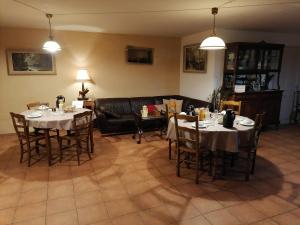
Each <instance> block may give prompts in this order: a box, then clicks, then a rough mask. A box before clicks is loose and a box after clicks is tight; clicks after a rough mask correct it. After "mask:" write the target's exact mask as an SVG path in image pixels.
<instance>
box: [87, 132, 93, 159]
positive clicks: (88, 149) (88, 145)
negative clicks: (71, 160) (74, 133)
mask: <svg viewBox="0 0 300 225" xmlns="http://www.w3.org/2000/svg"><path fill="white" fill-rule="evenodd" d="M89 141H90V137H88V138H87V140H86V151H87V154H88V156H89V159H90V160H91V159H92V157H91V153H90V142H89Z"/></svg>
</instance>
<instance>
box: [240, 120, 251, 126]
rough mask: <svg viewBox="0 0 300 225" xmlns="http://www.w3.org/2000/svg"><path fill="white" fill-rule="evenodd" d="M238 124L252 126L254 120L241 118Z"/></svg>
mask: <svg viewBox="0 0 300 225" xmlns="http://www.w3.org/2000/svg"><path fill="white" fill-rule="evenodd" d="M240 124H241V125H243V126H254V121H252V120H242V121H240Z"/></svg>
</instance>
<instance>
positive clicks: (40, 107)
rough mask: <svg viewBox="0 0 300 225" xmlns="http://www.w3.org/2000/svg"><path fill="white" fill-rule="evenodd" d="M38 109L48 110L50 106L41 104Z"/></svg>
mask: <svg viewBox="0 0 300 225" xmlns="http://www.w3.org/2000/svg"><path fill="white" fill-rule="evenodd" d="M38 109H39V110H46V109H49V107H48V106H46V105H41V106H39V107H38Z"/></svg>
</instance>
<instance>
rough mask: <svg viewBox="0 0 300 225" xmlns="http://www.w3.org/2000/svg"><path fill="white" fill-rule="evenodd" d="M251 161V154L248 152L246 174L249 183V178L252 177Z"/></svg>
mask: <svg viewBox="0 0 300 225" xmlns="http://www.w3.org/2000/svg"><path fill="white" fill-rule="evenodd" d="M250 161H251V152H248V155H247V162H246V174H245V180H246V181H249V177H250Z"/></svg>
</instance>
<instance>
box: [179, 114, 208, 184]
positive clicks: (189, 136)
mask: <svg viewBox="0 0 300 225" xmlns="http://www.w3.org/2000/svg"><path fill="white" fill-rule="evenodd" d="M174 119H175V129H176V149H177V162H176V167H177V176H180V167H181V164H182V163H185V164H186V165H187V166H188V168H190V165H195V166H196V177H195V183H197V184H198V183H199V170H200V169H203V159H204V152H205V151H206V149H204V148H201V146H200V142H199V122H198V117H197V116H187V115H179V114H177V113H175V115H174ZM178 120H185V121H187V122H192V123H194V124H195V128H189V127H185V126H181V125H179V123H178ZM182 157H183V158H182Z"/></svg>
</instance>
